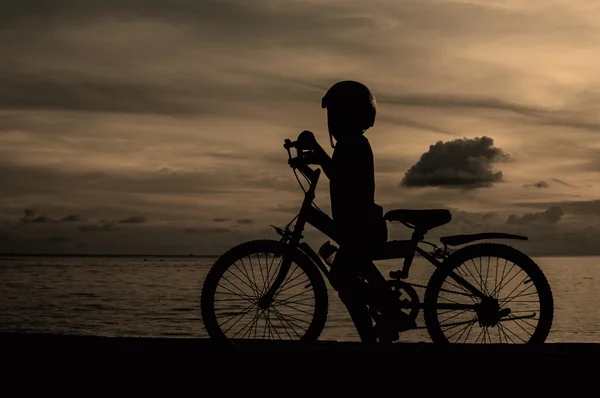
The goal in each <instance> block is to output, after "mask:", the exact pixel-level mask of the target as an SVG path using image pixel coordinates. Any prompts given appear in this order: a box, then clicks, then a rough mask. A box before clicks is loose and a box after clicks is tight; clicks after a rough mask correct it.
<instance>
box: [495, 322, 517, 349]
mask: <svg viewBox="0 0 600 398" xmlns="http://www.w3.org/2000/svg"><path fill="white" fill-rule="evenodd" d="M498 330H501V331H502V334H503V335H504V340H505V341H506V340H507V339H508V340H510V341H511V342H512V343H513V344H517V343H515V341H514V340H513V339H512V338H511V337H510V336H509V335H508V334H507V333H506V332H505V331H504V326H502V324H500V323H499V324H498Z"/></svg>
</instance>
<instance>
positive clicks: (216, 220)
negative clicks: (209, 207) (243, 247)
mask: <svg viewBox="0 0 600 398" xmlns="http://www.w3.org/2000/svg"><path fill="white" fill-rule="evenodd" d="M213 221H214V222H225V221H229V218H219V217H217V218H213Z"/></svg>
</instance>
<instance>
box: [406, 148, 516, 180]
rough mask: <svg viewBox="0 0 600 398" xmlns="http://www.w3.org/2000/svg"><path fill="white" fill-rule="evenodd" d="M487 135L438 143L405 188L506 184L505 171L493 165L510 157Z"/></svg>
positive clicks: (408, 177) (410, 173) (416, 167)
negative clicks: (498, 169) (499, 182)
mask: <svg viewBox="0 0 600 398" xmlns="http://www.w3.org/2000/svg"><path fill="white" fill-rule="evenodd" d="M493 145H494V141H493V140H492V139H491V138H489V137H486V136H483V137H481V138H473V139H468V138H463V139H456V140H453V141H447V142H442V141H438V142H437V143H436V144H435V145H431V146H430V147H429V151H428V152H426V153H424V154H423V155H421V158H420V159H419V161H418V162H417V163H416V164H415V165H413V166H412V167H411V168H410V169H409V170H408V171H407V172H406V173H405V176H404V178H403V179H402V181H401V185H402V186H405V187H425V186H438V187H464V188H478V187H489V186H491V185H492V184H493V183H495V182H498V181H502V172H501V171H495V170H493V169H492V165H493V164H494V163H497V162H501V161H505V160H507V159H508V155H507V154H505V153H504V152H503V151H502V150H501V149H499V148H495V147H494V146H493Z"/></svg>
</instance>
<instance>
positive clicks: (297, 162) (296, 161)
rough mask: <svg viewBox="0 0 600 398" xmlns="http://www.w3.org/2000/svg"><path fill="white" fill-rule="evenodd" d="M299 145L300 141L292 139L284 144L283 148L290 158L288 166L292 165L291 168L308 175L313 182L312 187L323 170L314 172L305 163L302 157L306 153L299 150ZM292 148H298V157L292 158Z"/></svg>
mask: <svg viewBox="0 0 600 398" xmlns="http://www.w3.org/2000/svg"><path fill="white" fill-rule="evenodd" d="M297 144H298V141H292V140H290V139H286V140H285V142H284V144H283V147H284V148H285V149H286V150H287V152H288V156H289V159H288V164H289V165H290V167H292V168H295V169H298V170H300V171H301V172H303V173H304V174H305V175H306V177H307V178H308V179H309V180H310V181H311V185H312V184H314V183H316V180H317V179H318V178H319V175H320V173H321V170H320V169H317V170H313V169H312V168H310V167H309V166H308V165H307V164H306V163H304V158H303V156H302V155H303V153H304V150H303V149H302V148H298V146H297ZM292 148H296V157H292V153H291V152H290V149H292Z"/></svg>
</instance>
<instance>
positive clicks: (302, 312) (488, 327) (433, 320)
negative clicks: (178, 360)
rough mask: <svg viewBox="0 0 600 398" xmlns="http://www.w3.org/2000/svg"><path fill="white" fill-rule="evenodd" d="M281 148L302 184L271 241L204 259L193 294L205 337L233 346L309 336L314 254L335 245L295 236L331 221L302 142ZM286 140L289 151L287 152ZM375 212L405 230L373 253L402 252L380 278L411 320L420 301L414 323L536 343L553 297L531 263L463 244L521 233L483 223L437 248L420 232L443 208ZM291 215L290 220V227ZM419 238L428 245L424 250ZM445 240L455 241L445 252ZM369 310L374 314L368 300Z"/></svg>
mask: <svg viewBox="0 0 600 398" xmlns="http://www.w3.org/2000/svg"><path fill="white" fill-rule="evenodd" d="M284 148H285V149H286V150H287V153H288V157H289V159H288V164H289V165H290V166H291V168H292V169H293V171H294V174H295V175H296V179H297V180H298V183H299V184H300V186H301V188H302V190H303V191H304V200H303V202H302V205H301V207H300V211H299V213H298V214H297V215H296V217H294V219H292V221H290V223H288V225H287V226H286V227H285V228H278V227H273V228H275V230H276V232H277V233H278V235H279V236H280V237H281V238H280V240H270V239H261V240H252V241H248V242H245V243H241V244H240V245H237V246H235V247H233V248H232V249H230V250H229V251H227V252H226V253H224V254H223V255H222V256H221V257H220V258H218V259H217V261H216V262H215V263H214V264H213V266H212V267H211V269H210V271H209V272H208V274H207V277H206V279H205V281H204V284H203V288H202V293H201V312H202V318H203V322H204V325H205V328H206V331H207V333H208V335H209V336H210V338H211V339H213V340H217V341H225V342H231V343H234V344H238V346H239V344H240V343H241V342H244V341H258V340H296V341H301V342H314V341H316V340H318V338H319V336H320V335H321V333H322V331H323V329H324V327H325V323H326V320H327V313H328V307H329V302H328V292H327V286H326V284H325V280H324V277H325V278H328V279H329V275H330V273H329V266H328V265H329V264H330V263H329V262H327V261H324V260H326V258H324V257H327V256H328V254H329V253H327V252H328V251H329V252H331V251H332V250H328V249H330V248H332V247H333V248H335V246H332V245H331V244H330V242H329V241H327V242H326V243H325V244H324V245H323V246H322V247H321V249H320V250H319V255H318V254H317V253H316V252H315V251H314V250H313V249H312V248H311V247H310V246H309V245H308V244H307V243H306V242H302V239H303V236H302V233H303V230H304V228H305V225H306V224H307V223H308V224H310V225H312V226H313V227H315V228H316V229H318V230H319V231H321V232H322V233H323V234H325V235H327V236H328V237H329V238H330V239H332V240H334V241H336V235H335V229H334V224H333V220H332V219H331V218H330V217H329V216H328V215H327V214H325V213H324V212H323V211H321V210H320V209H319V208H318V206H316V205H315V204H314V203H313V201H314V199H315V189H316V186H317V183H318V181H319V177H320V174H321V170H320V169H318V168H317V169H312V168H311V167H309V166H308V165H307V164H306V163H305V162H304V157H305V151H303V150H302V149H299V148H297V147H296V142H292V141H291V140H289V139H286V140H285V144H284ZM293 148H295V149H296V155H297V156H296V157H292V153H291V152H290V149H293ZM298 171H299V172H300V173H301V174H302V175H303V176H304V177H305V178H306V179H307V180H308V182H309V183H310V187H309V189H308V190H304V187H303V186H302V183H301V182H300V179H299V178H298V174H297V172H298ZM384 218H385V220H386V221H387V222H400V223H402V224H403V225H404V226H406V227H407V228H411V229H413V230H414V231H413V233H412V236H411V239H410V240H391V241H387V242H386V243H385V245H384V247H383V249H382V250H381V252H380V253H378V254H377V255H376V256H374V258H373V261H376V260H388V259H401V258H403V259H404V262H403V267H402V268H401V269H400V270H398V271H392V272H390V273H389V276H390V279H389V280H386V281H387V283H388V286H389V288H390V289H391V290H392V291H393V292H394V294H395V299H398V300H399V301H400V302H401V306H402V308H403V311H406V313H408V314H409V315H410V316H411V317H413V319H415V320H416V317H417V315H418V313H419V310H423V318H424V322H425V327H424V328H426V329H427V332H428V334H429V336H430V338H431V340H432V342H433V343H436V344H451V343H452V344H456V343H462V344H465V343H466V344H478V343H483V344H489V343H494V344H541V343H544V342H545V340H546V339H547V337H548V334H549V332H550V329H551V326H552V321H553V312H554V302H553V297H552V291H551V288H550V286H549V284H548V281H547V279H546V277H545V275H544V274H543V272H542V270H541V269H540V267H539V266H538V265H537V264H536V263H535V262H534V261H533V260H532V259H531V258H530V257H528V256H527V255H526V254H524V253H523V252H521V251H519V250H517V249H515V248H513V247H512V246H509V245H505V244H498V243H490V242H485V243H474V244H470V245H467V244H469V243H471V242H475V241H479V240H484V239H521V240H527V237H524V236H520V235H513V234H506V233H493V232H489V233H476V234H466V235H453V236H444V237H441V238H440V242H441V243H442V244H443V248H440V247H438V245H436V244H433V243H430V242H427V241H424V237H425V235H426V234H427V232H428V231H430V230H431V229H433V228H436V227H439V226H441V225H444V224H447V223H449V222H450V221H451V219H452V215H451V213H450V211H448V210H445V209H431V210H429V209H428V210H406V209H395V210H391V211H388V212H387V213H385V215H384ZM294 220H296V224H295V226H294V228H293V229H290V225H291V224H292V222H294ZM421 243H423V244H427V245H430V246H432V247H433V250H432V251H431V252H428V251H426V250H424V249H423V248H422V247H420V246H419V245H420V244H421ZM463 245H466V246H463ZM448 246H463V247H461V248H459V249H457V250H455V251H453V252H450V251H449V249H448ZM416 253H418V254H419V255H420V256H422V257H423V258H425V259H426V260H427V261H429V262H430V263H431V264H433V265H434V266H435V267H436V269H435V270H434V271H433V273H432V274H431V277H430V279H429V282H428V283H427V285H426V286H424V287H425V289H426V290H425V294H424V298H423V301H422V302H421V301H420V298H419V296H418V294H417V292H416V291H415V289H414V288H413V286H415V285H414V284H412V283H409V282H406V281H405V279H407V278H408V277H409V270H410V267H411V265H412V262H413V258H414V255H415V254H416ZM492 258H494V259H495V260H492ZM244 259H245V260H244ZM275 263H276V265H275V266H274V264H275ZM365 282H366V283H365V286H368V281H365ZM492 282H493V284H492ZM416 286H418V285H416ZM422 287H423V286H422ZM365 291H367V292H368V289H367V290H365ZM536 303H537V304H536ZM371 311H372V313H373V314H374V316H375V314H376V313H377V309H376V308H372V309H371Z"/></svg>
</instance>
